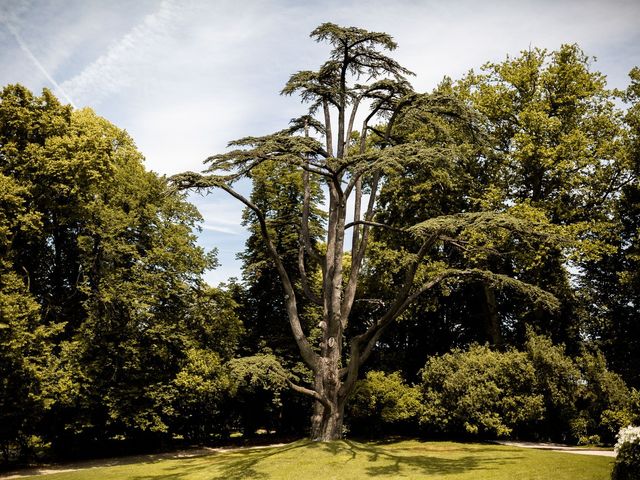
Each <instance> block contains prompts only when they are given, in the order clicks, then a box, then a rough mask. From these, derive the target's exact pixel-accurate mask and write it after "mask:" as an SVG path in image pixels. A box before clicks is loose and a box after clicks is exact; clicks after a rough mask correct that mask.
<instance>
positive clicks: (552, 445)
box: [496, 441, 616, 457]
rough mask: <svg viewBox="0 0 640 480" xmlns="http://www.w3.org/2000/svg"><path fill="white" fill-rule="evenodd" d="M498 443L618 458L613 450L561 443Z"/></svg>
mask: <svg viewBox="0 0 640 480" xmlns="http://www.w3.org/2000/svg"><path fill="white" fill-rule="evenodd" d="M496 443H499V444H500V445H507V446H509V447H522V448H537V449H540V450H552V451H554V452H566V453H576V454H578V455H600V456H602V457H615V456H616V454H615V453H614V451H613V450H598V449H588V448H582V447H572V446H570V445H562V444H560V443H535V442H510V441H499V442H496Z"/></svg>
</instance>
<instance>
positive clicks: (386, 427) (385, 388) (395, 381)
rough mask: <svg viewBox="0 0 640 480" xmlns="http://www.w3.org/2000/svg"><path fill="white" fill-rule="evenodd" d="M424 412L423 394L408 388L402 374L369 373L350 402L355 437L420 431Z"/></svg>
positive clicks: (350, 420)
mask: <svg viewBox="0 0 640 480" xmlns="http://www.w3.org/2000/svg"><path fill="white" fill-rule="evenodd" d="M421 408H422V405H421V399H420V390H419V389H418V388H417V387H413V386H410V385H407V383H406V382H405V381H404V379H403V378H402V377H401V375H400V373H399V372H393V373H389V374H387V373H384V372H377V371H372V372H368V373H367V376H366V378H365V379H364V380H360V381H358V383H357V384H356V387H355V390H354V392H353V394H352V396H351V398H350V399H349V403H348V406H347V416H348V419H349V425H350V429H351V432H352V433H356V434H373V433H381V432H385V433H389V432H393V433H409V432H411V431H416V430H417V424H418V417H419V413H420V410H421Z"/></svg>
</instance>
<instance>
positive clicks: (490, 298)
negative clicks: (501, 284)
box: [482, 284, 503, 347]
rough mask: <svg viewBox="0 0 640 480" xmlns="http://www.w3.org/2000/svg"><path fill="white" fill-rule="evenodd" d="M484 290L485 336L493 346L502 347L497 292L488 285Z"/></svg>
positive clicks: (483, 287)
mask: <svg viewBox="0 0 640 480" xmlns="http://www.w3.org/2000/svg"><path fill="white" fill-rule="evenodd" d="M482 290H483V293H484V299H483V302H482V305H483V307H484V321H485V325H484V331H485V335H486V337H487V340H488V341H489V343H490V344H491V345H493V346H496V347H501V346H502V343H503V340H502V329H501V328H500V316H499V314H498V304H497V302H496V292H495V290H494V288H493V287H491V286H489V285H487V284H483V285H482Z"/></svg>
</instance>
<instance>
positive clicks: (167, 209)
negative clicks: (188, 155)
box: [0, 86, 241, 459]
mask: <svg viewBox="0 0 640 480" xmlns="http://www.w3.org/2000/svg"><path fill="white" fill-rule="evenodd" d="M0 160H1V162H0V182H1V183H2V187H3V188H2V189H1V190H0V191H1V192H2V193H1V194H0V195H1V198H0V201H1V203H2V210H1V212H0V222H1V226H0V241H1V245H0V248H1V250H2V254H3V255H2V261H1V262H2V263H1V264H0V286H1V287H2V288H1V291H0V305H1V306H2V309H1V312H2V313H1V314H0V315H1V317H2V318H1V322H0V336H1V337H0V338H1V340H2V343H1V344H0V348H1V349H2V350H1V351H2V356H1V357H0V371H2V373H3V375H2V378H3V381H2V384H1V390H0V405H2V409H1V410H0V411H1V414H0V415H2V421H1V424H2V428H1V433H0V435H1V437H0V445H1V446H2V450H3V452H4V454H5V459H6V458H8V457H9V455H10V454H11V453H12V451H13V450H19V451H20V452H21V453H22V454H24V453H26V452H27V451H28V449H29V447H30V446H31V445H30V443H32V444H33V442H34V439H37V438H40V439H41V440H42V441H46V442H52V443H53V446H54V447H55V448H57V449H65V450H73V449H74V448H75V447H76V446H79V445H82V444H83V443H87V441H88V442H89V443H91V442H95V441H103V440H109V439H114V438H120V437H129V438H131V437H135V436H141V435H148V434H151V433H154V432H155V434H156V436H157V435H159V434H162V433H168V432H169V431H172V432H176V433H182V434H191V433H195V431H196V430H197V429H200V428H206V424H207V422H208V423H211V420H210V417H211V413H213V412H214V411H215V409H214V410H213V412H212V411H211V409H212V408H213V407H214V406H215V405H216V404H217V403H219V402H218V401H217V399H218V397H220V395H221V393H220V392H221V391H223V390H224V391H226V390H228V389H227V388H226V387H225V383H228V380H226V379H225V375H227V374H226V373H224V372H223V371H222V370H221V368H220V364H221V362H223V361H225V360H226V359H229V358H230V357H231V356H232V355H233V353H234V352H235V349H236V346H237V343H238V338H239V335H240V333H241V325H240V322H239V319H238V318H237V317H236V316H235V314H234V311H233V310H234V303H233V301H232V300H231V298H230V297H229V295H228V294H226V293H224V292H221V291H217V290H213V289H211V288H209V287H208V286H206V285H205V284H204V283H203V281H202V280H201V275H202V273H203V272H204V270H205V269H208V268H212V267H213V266H214V265H215V258H214V257H213V256H212V255H207V254H205V252H204V251H203V250H202V249H201V248H200V247H198V246H197V245H196V236H195V233H194V228H195V226H196V224H197V222H198V221H199V220H200V217H199V214H198V213H197V211H196V210H195V209H194V207H193V206H191V205H190V204H188V203H187V202H185V201H184V199H183V198H182V197H181V196H180V195H178V194H176V193H172V192H170V191H169V190H168V188H167V186H166V183H165V181H164V179H162V178H160V177H158V176H157V175H156V174H154V173H151V172H147V171H145V169H144V167H143V165H142V157H141V155H140V154H139V153H138V152H137V150H136V149H135V146H134V144H133V141H132V140H131V139H130V138H129V137H128V136H127V134H126V133H125V132H123V131H122V130H119V129H118V128H116V127H114V126H113V125H111V124H110V123H108V122H107V121H106V120H104V119H102V118H99V117H97V116H96V115H95V114H93V112H91V111H90V110H79V111H72V110H71V108H70V107H69V106H64V105H61V104H60V103H59V102H58V101H57V99H56V98H55V97H53V95H51V93H50V92H48V91H47V90H45V91H44V92H43V95H42V96H41V97H36V96H33V95H32V94H31V93H30V92H29V91H28V90H26V89H25V88H23V87H20V86H9V87H6V88H5V89H4V90H3V91H2V94H1V96H0ZM203 379H206V381H203ZM218 409H219V407H218ZM198 412H200V413H199V416H198ZM194 416H195V418H194ZM202 423H204V427H203V426H201V425H200V424H202ZM208 430H209V431H211V428H209V429H208ZM34 435H37V437H34ZM33 446H37V444H34V445H33Z"/></svg>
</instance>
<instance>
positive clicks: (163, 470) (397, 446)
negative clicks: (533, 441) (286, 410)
mask: <svg viewBox="0 0 640 480" xmlns="http://www.w3.org/2000/svg"><path fill="white" fill-rule="evenodd" d="M112 463H115V465H112V466H109V467H99V468H90V469H85V470H79V471H75V472H66V473H55V474H51V475H47V476H45V477H39V478H40V480H93V479H95V480H98V479H100V480H152V479H167V480H212V479H217V478H220V479H265V480H266V479H273V480H276V479H294V480H302V479H327V480H329V479H341V480H347V479H361V478H378V479H389V478H406V479H411V480H414V479H416V480H417V479H435V478H444V479H447V480H457V479H468V480H471V479H473V480H488V479H491V480H502V479H504V480H519V479H521V480H525V479H526V480H535V479H540V480H543V479H544V480H548V479H553V480H576V479H580V480H597V479H601V480H605V479H609V477H610V472H611V469H612V465H613V459H612V458H607V457H596V456H586V455H575V454H570V453H559V452H549V451H542V450H533V449H525V448H516V447H508V446H502V445H485V444H464V443H451V442H419V441H413V440H411V441H400V442H393V443H358V442H354V441H350V440H345V441H339V442H332V443H314V442H310V441H308V440H301V441H298V442H294V443H290V444H287V445H284V446H280V447H271V448H262V449H255V448H254V449H241V450H235V451H230V452H223V453H211V454H208V455H203V456H198V457H192V458H182V459H164V460H151V459H148V458H147V459H146V460H144V461H140V460H139V459H133V458H132V459H127V458H126V457H125V458H122V459H118V460H116V461H114V462H112ZM118 463H119V464H118ZM28 478H37V477H28Z"/></svg>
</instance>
